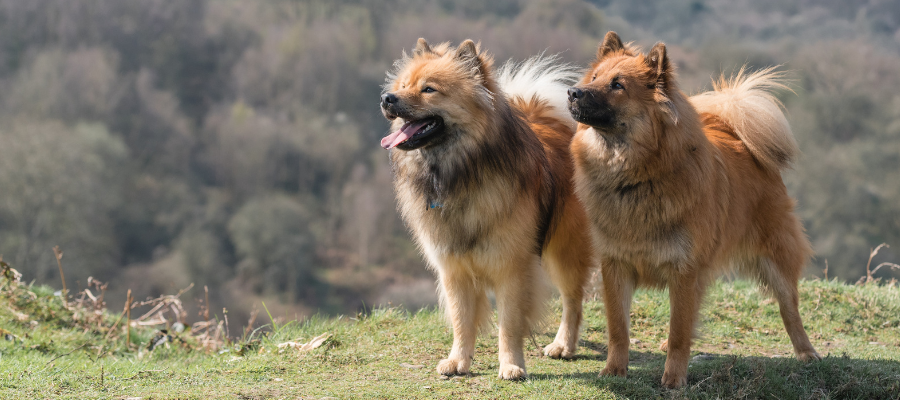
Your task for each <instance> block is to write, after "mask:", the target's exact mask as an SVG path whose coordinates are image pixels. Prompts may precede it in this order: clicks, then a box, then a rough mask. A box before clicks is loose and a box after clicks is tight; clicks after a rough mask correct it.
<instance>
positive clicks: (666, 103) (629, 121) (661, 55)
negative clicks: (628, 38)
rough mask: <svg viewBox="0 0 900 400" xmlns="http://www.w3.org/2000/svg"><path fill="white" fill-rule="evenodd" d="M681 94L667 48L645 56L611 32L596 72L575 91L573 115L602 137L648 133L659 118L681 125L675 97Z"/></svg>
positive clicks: (571, 104) (571, 98) (571, 101)
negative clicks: (654, 120) (636, 132)
mask: <svg viewBox="0 0 900 400" xmlns="http://www.w3.org/2000/svg"><path fill="white" fill-rule="evenodd" d="M676 90H677V89H676V88H675V85H674V75H673V71H672V67H671V65H670V64H669V58H668V56H667V55H666V46H665V45H664V44H662V43H657V44H656V45H655V46H653V48H652V49H651V50H650V52H649V53H648V54H646V55H644V54H641V53H639V52H638V50H637V49H636V48H634V47H633V46H630V45H625V44H622V40H621V39H619V35H617V34H616V33H615V32H609V33H607V34H606V37H605V38H604V39H603V43H601V44H600V48H599V49H598V50H597V59H596V61H594V63H593V65H592V66H591V68H590V70H589V71H588V72H587V73H586V74H585V75H584V78H583V79H582V81H581V82H580V83H579V84H577V85H575V86H574V87H571V88H569V111H570V112H571V113H572V116H573V117H574V118H575V120H577V121H578V122H580V123H582V124H585V125H589V126H591V127H593V128H595V130H597V131H598V132H600V133H601V134H606V135H622V134H625V133H628V132H635V131H647V128H649V125H648V124H651V123H652V121H653V119H659V118H669V119H670V120H671V121H673V122H676V121H677V118H678V117H677V112H676V108H675V106H674V104H673V102H672V100H671V99H670V93H672V92H673V91H676Z"/></svg>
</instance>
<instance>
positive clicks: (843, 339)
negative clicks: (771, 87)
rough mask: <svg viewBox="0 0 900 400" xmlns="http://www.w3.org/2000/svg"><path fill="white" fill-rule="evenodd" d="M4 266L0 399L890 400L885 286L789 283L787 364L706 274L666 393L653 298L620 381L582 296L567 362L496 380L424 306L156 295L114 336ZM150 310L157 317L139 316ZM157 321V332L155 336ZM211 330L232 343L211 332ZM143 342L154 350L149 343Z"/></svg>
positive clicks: (896, 321) (751, 313) (745, 287)
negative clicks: (695, 319)
mask: <svg viewBox="0 0 900 400" xmlns="http://www.w3.org/2000/svg"><path fill="white" fill-rule="evenodd" d="M11 274H12V273H11V272H9V270H7V272H6V273H5V275H6V277H3V278H0V333H2V336H3V339H2V340H0V365H2V367H3V368H2V373H0V398H4V399H7V398H9V399H12V398H19V399H25V398H29V399H30V398H73V399H74V398H79V399H80V398H97V399H136V398H143V399H176V398H177V399H185V398H191V399H193V398H196V399H200V398H202V399H207V398H223V399H269V398H272V399H282V398H287V399H297V398H301V399H322V398H338V399H345V398H347V399H350V398H360V399H373V398H504V399H507V398H559V399H562V398H599V399H606V398H816V399H819V398H835V399H838V398H840V399H844V398H859V399H879V398H884V399H897V398H898V397H900V285H897V284H896V283H890V284H880V285H879V284H866V285H847V284H843V283H839V282H837V281H821V280H814V281H804V282H802V283H801V296H802V302H801V312H802V314H803V316H804V322H805V324H806V327H807V331H808V332H809V334H810V336H811V339H812V341H813V344H814V345H815V346H816V348H817V349H818V351H819V352H820V353H821V354H822V355H823V356H825V359H824V360H823V361H821V362H817V363H812V364H802V363H800V362H798V361H796V360H795V359H793V357H792V353H791V346H790V342H789V340H788V337H787V334H785V333H784V330H783V327H782V324H781V319H780V317H779V315H778V311H777V304H775V303H774V302H772V301H770V300H767V299H766V297H764V296H762V295H761V294H760V293H759V291H758V290H757V289H756V288H755V286H754V285H752V284H750V283H748V282H745V281H735V282H729V283H718V284H716V285H715V286H714V287H712V288H711V290H710V293H709V296H708V297H707V302H706V305H705V307H704V308H703V312H702V321H703V326H702V328H701V329H700V338H698V339H697V340H696V343H695V345H694V354H695V356H694V357H693V360H692V362H691V366H690V368H689V376H688V385H687V386H686V387H685V388H683V389H680V390H675V391H667V390H664V389H662V388H661V387H660V385H659V380H660V377H661V375H662V371H663V364H664V360H665V355H664V354H663V353H662V352H660V351H659V350H658V349H657V348H658V345H659V343H660V342H661V341H662V340H663V339H664V338H665V336H666V332H667V321H668V315H669V304H668V300H667V296H666V293H664V292H658V291H639V292H638V293H637V295H636V297H635V302H634V307H633V313H632V331H633V337H634V342H635V344H634V345H633V346H632V351H631V365H630V370H629V377H628V378H627V379H621V378H598V377H597V375H596V374H597V372H598V371H599V370H600V369H601V368H602V367H603V365H604V363H605V357H606V347H605V342H606V323H605V319H604V317H603V305H602V303H601V302H599V301H589V302H587V303H586V307H585V316H586V318H585V323H584V327H583V337H582V342H581V348H580V350H579V352H578V358H577V359H576V360H574V361H559V360H552V359H547V358H544V357H541V356H540V350H539V349H538V348H537V347H535V342H532V341H531V340H528V343H527V346H526V356H527V366H528V371H529V373H530V377H529V378H528V379H527V380H525V381H522V382H506V381H502V380H500V379H498V378H497V377H496V373H497V366H498V362H497V348H496V342H497V338H496V332H495V333H494V334H492V335H485V336H483V337H481V338H480V339H479V341H478V345H477V349H476V359H475V363H474V366H473V374H472V376H468V377H453V378H450V379H447V378H445V377H442V376H439V375H438V374H437V373H436V372H435V371H434V367H435V365H436V364H437V362H438V360H440V359H441V357H443V356H444V355H445V353H446V352H447V351H448V349H449V348H450V344H451V341H452V335H451V332H450V330H449V328H448V327H447V325H446V324H445V323H444V321H443V318H442V316H441V314H440V312H439V311H435V310H423V311H419V312H416V313H410V312H407V311H404V310H402V309H400V308H377V309H375V310H373V311H372V312H371V313H368V314H366V315H362V314H360V315H356V316H349V317H348V316H341V317H337V318H325V317H314V318H310V319H307V320H302V321H289V322H285V321H277V320H276V321H275V323H274V324H270V325H268V326H267V327H266V329H267V330H265V332H263V330H257V331H253V332H250V331H247V330H244V329H243V328H242V326H241V324H240V323H239V322H237V321H230V326H227V324H226V321H225V319H224V318H223V317H224V315H220V316H218V317H215V316H210V317H209V320H208V321H206V320H204V321H201V322H198V323H195V324H193V326H191V327H188V328H187V329H185V330H184V331H182V332H180V333H179V332H175V331H176V328H177V325H176V324H175V322H176V320H177V319H178V317H177V316H176V314H177V313H176V312H175V310H181V311H183V309H182V308H181V303H180V300H178V298H177V297H176V296H165V297H161V298H159V299H156V300H154V301H152V302H150V303H147V304H144V305H143V306H140V307H137V308H135V309H134V310H133V311H132V314H131V318H132V320H134V321H135V322H134V323H133V324H132V327H131V329H130V332H129V333H130V335H131V342H132V344H131V345H128V344H126V338H125V335H126V329H125V328H124V326H125V325H126V324H125V323H124V322H123V320H124V319H123V318H122V317H121V314H122V312H121V311H119V312H111V311H107V310H105V309H104V308H103V307H102V301H103V300H102V298H100V297H98V296H99V295H100V293H102V290H100V289H101V287H100V286H98V285H96V284H95V286H94V287H92V288H89V289H90V290H93V292H91V293H90V296H88V295H87V294H86V293H85V292H84V291H82V292H81V293H79V294H76V295H70V296H68V301H67V302H66V305H64V304H63V302H62V299H61V297H59V296H58V295H56V294H54V292H53V289H50V288H49V287H45V286H44V287H37V286H30V285H26V284H23V283H16V282H14V281H12V280H10V279H9V277H11ZM92 296H93V297H92ZM93 299H96V300H93ZM156 306H159V307H158V309H156V310H155V311H154V309H155V308H156ZM558 308H559V305H558V304H555V305H554V311H555V313H554V314H553V315H558V311H559V310H558ZM149 311H152V312H149ZM181 311H179V312H181ZM556 318H558V317H556ZM154 319H155V320H156V322H157V323H158V325H148V324H153V323H154V321H153V320H154ZM264 319H267V316H265V313H263V315H262V316H261V317H260V320H264ZM555 323H556V321H549V322H548V325H547V327H545V328H543V329H540V330H539V331H538V332H537V333H536V334H535V335H534V336H535V337H534V338H535V341H536V343H537V344H539V345H540V344H546V343H549V342H550V341H551V340H552V334H553V332H554V329H553V325H552V324H555ZM166 326H168V327H169V329H168V331H167V332H168V333H169V335H170V336H168V337H166V336H165V335H163V334H160V333H159V329H160V328H165V327H166ZM226 330H227V331H228V332H229V333H230V336H231V337H236V339H232V340H223V337H225V332H226ZM322 335H324V336H322ZM315 337H320V338H324V340H320V341H319V342H320V345H319V346H317V347H316V348H313V349H311V350H305V351H304V350H299V349H296V348H291V347H288V346H282V347H281V348H279V346H278V345H279V344H282V343H285V342H289V341H294V342H297V343H306V342H309V341H310V340H312V339H313V338H315ZM161 338H165V339H166V340H162V341H160V339H161ZM151 341H152V342H159V343H160V344H158V345H157V346H156V348H155V349H153V350H149V347H150V343H151Z"/></svg>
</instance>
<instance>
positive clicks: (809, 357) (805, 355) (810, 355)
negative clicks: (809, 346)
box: [797, 350, 822, 362]
mask: <svg viewBox="0 0 900 400" xmlns="http://www.w3.org/2000/svg"><path fill="white" fill-rule="evenodd" d="M797 359H798V360H800V361H803V362H810V361H818V360H821V359H822V356H820V355H819V353H816V351H815V350H809V351H803V352H800V353H797Z"/></svg>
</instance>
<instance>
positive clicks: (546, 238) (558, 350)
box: [381, 39, 592, 379]
mask: <svg viewBox="0 0 900 400" xmlns="http://www.w3.org/2000/svg"><path fill="white" fill-rule="evenodd" d="M395 66H396V69H395V71H394V72H392V73H391V74H389V76H388V83H387V85H386V87H385V92H384V94H383V95H382V98H381V108H382V112H383V114H384V116H385V117H387V118H388V119H390V120H392V121H393V124H392V128H393V133H391V134H389V135H388V136H386V137H385V138H384V139H382V141H381V145H382V146H383V147H384V148H387V149H391V154H390V157H391V162H392V166H393V171H394V188H395V190H396V195H397V202H398V208H399V210H400V213H401V215H402V217H403V219H404V220H405V221H406V223H407V225H408V226H409V227H410V229H411V230H412V232H413V236H414V237H415V239H416V242H417V243H418V245H419V247H420V249H421V250H422V252H423V253H424V255H425V257H426V259H427V260H428V263H429V264H430V265H431V266H432V267H433V268H434V269H435V270H436V272H437V275H438V280H439V282H440V288H441V294H442V295H441V299H442V304H443V306H444V308H445V309H446V312H447V315H448V317H449V320H450V322H451V324H452V327H453V347H452V349H451V351H450V355H449V356H448V357H447V358H446V359H445V360H442V361H441V362H440V363H439V364H438V366H437V370H438V372H440V373H441V374H444V375H453V374H467V373H468V372H469V370H470V368H471V365H472V360H473V357H474V352H475V338H476V334H477V331H478V329H479V327H484V326H485V322H487V321H488V320H489V319H490V314H491V305H490V302H489V300H488V297H487V294H486V291H487V290H493V291H494V293H495V295H496V300H497V309H498V316H499V325H500V332H499V337H500V352H499V353H500V354H499V356H500V372H499V375H500V377H501V378H504V379H519V378H522V377H524V376H526V371H525V358H524V354H523V339H524V337H525V336H526V335H528V334H529V332H530V329H531V328H532V326H533V325H534V324H535V322H537V321H538V320H539V319H540V317H541V314H542V309H543V306H544V300H545V295H546V294H547V290H546V289H547V288H546V285H545V283H544V282H545V281H546V276H547V275H548V274H549V277H550V278H551V279H552V280H553V282H554V283H556V285H557V287H558V288H559V290H560V292H561V295H562V301H563V317H562V323H561V324H560V327H559V331H558V333H557V335H556V339H555V340H554V341H553V343H551V344H550V345H548V346H547V347H546V348H545V349H544V352H545V353H546V354H547V355H549V356H551V357H564V358H568V357H572V356H573V355H574V353H575V348H576V345H577V342H578V329H579V325H580V323H581V310H582V306H581V301H582V298H583V294H584V284H585V283H586V281H587V279H588V275H589V268H590V267H591V265H592V258H591V257H592V256H591V246H590V234H589V232H588V226H587V223H586V217H585V214H584V209H583V207H582V206H581V205H580V204H579V202H578V200H577V198H576V197H575V194H574V192H573V188H572V183H571V179H572V165H571V159H570V154H569V143H570V142H571V138H572V136H573V135H574V133H575V125H576V124H575V121H574V120H573V119H572V117H571V115H570V114H569V113H568V112H567V111H566V93H565V90H566V88H567V86H568V85H567V84H566V83H565V81H566V80H569V79H571V80H570V82H574V81H575V80H576V79H577V76H578V75H577V73H575V72H573V70H572V69H571V68H568V67H564V66H559V65H554V59H553V58H535V59H531V60H529V61H527V62H525V63H524V64H522V65H514V64H507V65H506V66H504V67H503V68H501V69H500V70H499V71H497V73H495V71H494V70H493V66H492V59H491V57H490V56H488V55H487V54H485V53H483V52H480V51H479V49H478V47H477V46H476V45H475V43H473V42H472V41H471V40H467V41H465V42H463V43H462V44H461V45H460V46H459V47H458V48H456V49H453V48H451V47H450V46H449V45H448V44H446V43H444V44H440V45H437V46H435V47H433V48H432V47H431V46H429V45H428V43H426V42H425V40H424V39H419V42H418V44H417V45H416V48H415V50H414V51H413V54H412V56H406V55H405V54H404V57H403V58H402V59H400V60H398V61H397V63H396V64H395ZM542 261H543V267H544V268H543V269H542Z"/></svg>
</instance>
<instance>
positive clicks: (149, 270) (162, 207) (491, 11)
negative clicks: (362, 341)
mask: <svg viewBox="0 0 900 400" xmlns="http://www.w3.org/2000/svg"><path fill="white" fill-rule="evenodd" d="M607 30H617V31H619V33H620V34H621V35H622V36H623V37H624V38H626V39H627V40H634V41H635V42H636V43H637V44H640V45H643V46H644V48H648V47H649V46H650V45H652V44H653V43H654V42H656V41H660V40H662V41H665V42H666V43H667V44H668V48H669V51H670V53H671V56H672V58H673V60H674V61H675V62H676V63H677V66H678V70H679V74H680V77H679V79H680V83H681V85H682V87H683V88H684V89H685V90H687V91H689V92H698V91H700V90H703V89H704V88H708V87H709V82H710V78H711V77H713V76H715V75H718V74H720V73H721V72H726V73H728V72H730V71H734V70H736V69H737V68H739V67H740V66H741V65H742V64H745V63H746V64H750V65H751V66H752V67H763V66H768V65H776V64H782V65H784V67H783V68H784V69H786V70H788V71H790V74H791V75H792V76H793V78H794V81H793V88H794V89H795V93H793V94H792V93H784V94H783V95H782V96H781V98H782V100H783V101H784V103H785V105H786V109H787V112H788V116H789V119H790V122H791V125H792V126H793V128H794V132H795V135H796V136H797V138H798V141H799V143H800V147H801V149H802V150H803V152H804V154H805V156H804V157H803V158H802V159H801V160H800V161H799V162H798V163H797V165H796V166H795V169H794V170H793V171H790V172H788V173H786V175H785V179H786V182H787V185H788V189H789V191H790V193H791V194H792V195H793V196H794V197H796V198H797V199H798V212H799V214H800V215H801V217H802V218H803V220H804V222H805V225H806V226H807V230H808V232H809V235H810V237H811V240H812V242H813V244H814V247H815V248H816V250H817V253H818V256H817V258H816V259H815V260H813V261H812V262H811V263H810V268H809V273H810V274H821V271H822V270H823V269H824V268H825V262H826V261H827V262H828V267H829V276H831V277H835V276H837V277H840V278H841V279H844V280H850V281H855V280H856V278H858V277H859V276H860V275H862V274H863V273H864V264H863V263H861V262H860V261H861V260H865V258H866V254H867V251H868V250H869V249H870V248H872V247H873V246H875V245H877V244H879V243H882V242H886V243H888V244H891V245H893V246H894V247H892V248H890V249H885V250H883V251H882V252H881V253H880V254H879V255H878V259H876V260H875V261H874V262H876V263H880V262H883V261H896V260H897V259H898V257H897V254H898V253H897V250H896V249H898V248H900V202H898V201H897V199H898V198H900V179H897V171H898V170H900V150H898V149H900V97H898V96H897V94H896V91H895V90H893V88H895V87H897V86H898V83H900V82H898V79H900V78H898V77H900V45H898V43H900V42H898V41H897V38H898V37H900V7H898V6H897V5H896V4H895V3H892V2H884V1H876V0H867V1H863V2H861V3H860V2H856V3H853V4H852V5H849V3H847V2H841V1H827V2H815V3H812V2H804V1H799V0H790V1H774V0H765V1H750V0H742V1H730V2H725V1H714V0H678V1H659V0H640V1H631V0H629V1H625V0H591V1H579V0H538V1H522V0H503V1H492V2H484V1H475V0H466V1H445V0H433V1H428V2H420V1H412V0H367V1H358V0H341V1H327V0H308V1H295V0H276V1H262V0H258V1H257V0H251V1H245V0H240V1H239V0H216V1H210V0H183V1H177V2H171V1H164V0H143V1H139V2H122V1H116V0H102V1H96V0H30V1H18V0H0V87H2V88H3V89H4V94H5V95H4V96H3V98H2V99H0V149H2V154H0V188H2V191H0V254H2V255H3V256H4V257H5V258H6V260H8V261H11V262H13V263H15V264H16V265H27V266H28V267H29V268H28V269H27V270H24V271H23V273H24V274H25V278H26V279H27V280H32V279H33V280H36V281H37V282H39V283H50V284H54V285H55V284H56V282H57V279H58V278H57V276H56V274H55V272H54V271H56V266H55V259H54V258H53V255H52V251H51V249H52V247H53V246H55V245H59V246H60V247H61V248H62V249H63V250H64V251H65V252H66V254H67V257H66V258H65V259H64V262H63V263H64V267H65V268H66V270H67V272H66V275H67V277H68V278H69V279H70V282H69V287H78V285H83V284H84V282H85V281H86V279H87V277H88V276H95V277H99V278H100V279H103V280H108V281H110V282H113V283H114V284H113V285H112V289H110V293H109V295H110V299H111V300H110V301H111V302H112V303H113V304H115V303H119V302H122V301H123V299H124V298H125V292H124V291H125V290H126V289H127V288H132V289H134V291H135V293H136V294H137V297H138V298H144V297H147V296H150V297H155V296H158V295H160V294H162V293H168V292H171V291H172V289H173V288H180V287H184V286H186V285H187V284H189V283H191V282H193V283H195V284H196V285H197V287H202V286H209V287H210V288H211V289H212V290H211V292H210V293H211V295H212V298H211V299H210V302H211V303H212V304H210V305H209V309H211V310H219V309H220V308H222V307H227V308H228V309H229V310H231V312H232V315H234V316H240V318H241V319H246V318H247V317H248V316H249V314H250V313H251V312H252V309H253V307H254V306H255V305H256V304H259V303H260V302H261V301H263V300H265V301H266V303H267V304H269V306H270V307H269V308H270V309H271V310H272V312H273V314H274V315H277V316H290V315H294V314H298V315H305V314H308V313H310V312H313V311H314V310H323V311H326V312H330V313H339V312H352V311H353V310H356V309H357V308H359V307H360V305H361V304H377V303H387V302H391V301H393V302H403V303H404V304H406V305H409V306H411V307H418V306H421V305H428V304H434V301H435V299H434V290H433V277H432V275H431V274H430V272H428V271H427V269H426V268H425V267H424V266H423V261H422V258H421V257H420V256H419V255H418V254H417V251H416V249H415V246H414V245H413V244H412V242H411V240H410V236H409V234H408V232H407V231H406V229H405V228H404V227H403V224H402V223H401V221H400V220H399V218H398V217H397V214H396V212H395V211H394V210H395V206H394V199H393V193H392V190H391V185H390V179H391V175H390V166H389V165H388V160H387V156H386V154H385V153H384V151H383V150H382V149H380V148H379V147H378V146H377V143H378V138H379V137H380V136H382V135H383V134H384V132H385V130H386V129H387V124H386V122H385V121H384V119H383V117H382V116H381V115H380V113H379V110H378V107H377V105H376V102H377V99H378V96H379V94H380V91H381V86H380V85H381V84H382V83H383V82H384V73H385V71H386V70H387V69H388V68H389V67H390V65H391V63H392V62H393V60H395V59H396V58H397V57H398V56H400V54H401V51H402V50H403V49H407V50H409V49H410V47H412V46H413V44H414V43H415V40H416V39H417V38H418V37H420V36H424V37H426V38H428V39H429V40H431V41H445V40H449V41H454V42H459V41H461V40H462V39H465V38H469V37H471V38H474V39H477V40H480V41H481V42H482V43H483V46H484V47H485V48H487V49H489V50H490V51H491V52H492V53H493V54H494V55H495V56H496V59H497V60H498V61H500V62H502V61H504V60H506V59H508V58H515V59H523V58H525V57H529V56H532V55H534V54H538V53H540V52H543V51H547V52H549V53H557V52H559V53H561V57H562V58H563V59H564V60H566V61H569V62H572V63H576V64H577V65H586V64H587V63H588V62H589V61H590V60H591V59H592V58H593V57H594V54H595V51H596V47H597V44H598V42H599V41H600V40H601V38H602V35H603V34H604V33H605V32H606V31H607ZM897 274H898V272H897V271H896V270H890V269H887V268H885V269H883V270H881V271H880V272H879V274H878V276H880V277H884V278H889V277H892V276H894V277H896V276H900V275H897ZM238 299H240V300H238ZM191 311H192V312H193V311H196V310H191ZM192 317H195V315H192Z"/></svg>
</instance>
